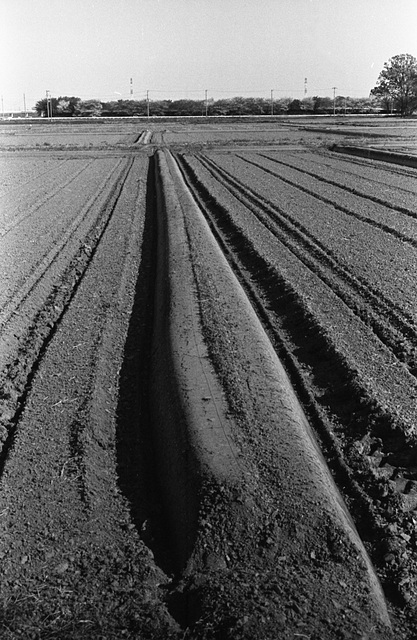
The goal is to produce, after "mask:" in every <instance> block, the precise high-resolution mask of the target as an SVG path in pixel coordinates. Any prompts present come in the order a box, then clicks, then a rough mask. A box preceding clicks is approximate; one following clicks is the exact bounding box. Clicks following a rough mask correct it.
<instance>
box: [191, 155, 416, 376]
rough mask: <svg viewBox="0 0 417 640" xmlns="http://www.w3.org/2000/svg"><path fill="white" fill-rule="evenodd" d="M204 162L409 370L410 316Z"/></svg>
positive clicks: (311, 237)
mask: <svg viewBox="0 0 417 640" xmlns="http://www.w3.org/2000/svg"><path fill="white" fill-rule="evenodd" d="M206 160H207V159H206V158H205V157H204V158H202V157H199V161H200V162H201V163H202V164H203V165H204V166H206V167H207V168H208V169H209V171H210V172H211V173H212V172H213V171H214V172H215V178H216V179H218V180H220V181H223V184H225V186H226V188H227V189H228V190H230V191H231V192H232V193H233V195H234V196H235V197H237V198H238V199H239V200H240V201H241V202H242V203H243V204H244V205H245V206H248V207H249V208H250V210H251V211H252V212H253V213H254V214H255V215H256V216H257V217H258V219H259V220H260V221H261V222H262V223H263V224H264V225H265V226H266V227H267V228H268V230H269V231H270V232H271V233H273V234H274V235H275V236H276V237H277V239H279V241H280V242H282V243H283V244H284V245H285V246H286V247H287V248H289V249H290V250H291V251H292V252H293V253H294V255H296V256H297V258H298V259H300V260H301V261H302V262H303V263H304V264H305V265H306V266H307V267H308V268H309V269H311V270H312V271H313V272H314V273H315V274H316V275H318V276H319V277H320V278H321V279H322V280H323V282H324V283H326V284H327V285H328V286H329V287H330V288H331V289H332V290H333V291H334V292H335V293H336V294H337V295H338V296H339V297H340V298H341V299H342V300H343V302H344V303H345V304H347V306H348V307H349V308H350V309H351V310H352V311H353V312H354V313H355V314H356V315H358V316H359V317H360V318H361V320H362V321H363V322H365V323H366V324H367V325H368V326H369V327H370V328H371V329H372V330H373V331H374V332H375V333H376V334H377V335H378V337H379V338H380V339H381V340H382V341H383V342H384V344H386V345H387V346H388V347H389V348H390V349H392V350H393V352H394V353H395V355H396V357H397V358H398V359H399V360H401V361H402V362H404V363H405V364H406V365H407V366H408V367H409V369H410V371H411V372H414V371H415V369H416V362H415V350H416V349H417V330H416V327H415V321H414V318H413V317H412V316H408V315H407V314H405V313H404V312H403V310H402V309H400V308H398V306H397V305H396V304H395V303H393V301H392V300H390V299H389V298H386V297H385V296H384V295H383V294H382V293H381V291H379V290H376V289H374V288H373V287H372V286H371V285H370V283H369V282H368V281H367V280H366V279H364V278H362V277H361V276H360V275H359V274H354V273H352V272H351V270H350V269H349V268H348V267H347V266H345V265H343V263H341V262H340V260H339V258H338V256H337V255H336V254H335V253H334V252H332V251H331V250H330V249H329V248H328V247H327V246H326V245H325V244H323V243H322V242H321V241H320V240H319V239H318V238H316V237H315V236H314V235H313V234H311V232H310V231H309V230H308V229H306V228H305V227H304V226H303V225H301V224H300V223H297V222H296V221H294V220H293V219H292V218H291V217H290V216H289V215H288V214H287V213H286V212H285V211H283V210H281V209H278V208H277V207H276V206H273V205H272V204H270V203H269V202H268V201H267V200H265V198H264V197H263V196H262V197H261V196H259V194H258V193H257V192H255V191H254V190H252V189H250V187H248V186H247V185H246V184H245V183H243V182H241V181H239V180H237V179H236V178H235V177H234V176H231V175H230V174H229V173H227V172H224V171H222V170H221V169H219V167H218V166H217V165H216V164H213V163H211V162H209V163H207V161H206ZM224 181H225V182H224ZM254 207H255V208H254ZM277 220H278V222H279V223H278V224H277V222H276V221H277ZM336 276H337V277H336Z"/></svg>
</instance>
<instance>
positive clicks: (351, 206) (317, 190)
mask: <svg viewBox="0 0 417 640" xmlns="http://www.w3.org/2000/svg"><path fill="white" fill-rule="evenodd" d="M239 157H240V158H241V159H242V160H244V161H246V162H248V163H251V164H253V165H254V166H256V167H258V168H259V169H262V170H263V171H265V172H266V173H270V174H271V175H273V176H274V177H276V178H278V179H280V180H282V181H283V182H286V183H287V184H290V185H297V188H299V189H300V190H303V191H304V192H305V193H307V194H309V195H312V196H314V197H316V198H318V199H320V200H321V201H322V202H325V203H327V204H331V205H332V206H337V207H339V208H340V210H341V211H343V212H344V213H346V214H347V215H351V216H354V217H356V218H357V219H358V220H361V221H363V222H366V223H367V224H370V225H374V226H375V227H376V228H380V229H382V230H384V231H386V232H388V233H392V234H393V235H394V236H396V237H398V238H400V239H401V240H403V242H410V243H411V244H412V245H413V246H416V244H417V241H416V239H415V237H413V236H415V235H416V234H417V231H416V226H415V223H413V224H411V225H410V226H409V227H405V225H404V222H403V223H402V224H401V225H396V224H395V222H396V220H395V218H394V219H392V213H393V212H394V213H396V212H398V213H401V214H404V216H407V217H410V218H412V220H413V221H414V220H415V219H416V218H417V211H415V210H414V209H412V208H410V206H414V205H415V197H416V194H415V192H409V193H408V194H407V195H408V201H409V206H408V207H407V206H402V205H401V204H397V203H395V202H393V201H392V200H391V201H389V200H387V199H384V198H381V197H379V196H377V195H375V193H371V192H370V189H369V185H368V189H367V190H365V189H358V188H357V183H356V185H355V186H354V185H352V184H349V183H347V184H346V183H345V184H342V183H341V182H340V181H338V180H333V179H330V178H329V177H325V176H323V175H320V174H319V173H318V172H317V171H311V170H309V169H307V168H305V167H304V166H301V167H300V166H296V163H294V164H293V163H289V162H285V161H283V160H281V159H278V158H271V157H269V156H266V155H264V154H260V156H259V157H260V158H262V160H263V161H264V163H262V161H261V162H256V161H255V160H253V159H252V158H248V157H247V156H243V155H239ZM265 160H266V162H267V164H266V163H265ZM272 163H274V164H278V165H280V166H281V167H285V168H289V169H291V170H292V173H290V174H288V175H285V172H283V171H282V170H281V171H274V170H273V169H271V167H273V164H272ZM313 166H314V165H313ZM305 176H309V178H313V179H314V180H313V181H312V180H309V179H305ZM316 185H317V186H316ZM323 185H325V186H323ZM327 185H329V186H330V187H333V188H332V189H329V190H328V189H326V186H327ZM334 187H336V189H337V190H338V192H339V197H338V198H336V197H335V194H334ZM376 191H377V192H378V193H380V192H381V189H379V190H376ZM391 192H392V190H391ZM327 193H328V194H329V195H327ZM350 195H351V196H354V197H353V198H351V199H349V196H350ZM340 202H344V203H345V202H346V203H347V204H343V205H341V204H340ZM364 202H365V203H366V204H367V205H369V203H373V202H375V203H377V204H379V205H381V206H382V207H384V210H380V209H379V210H378V211H377V212H376V214H375V210H371V212H368V211H367V210H366V209H365V214H363V213H361V212H360V209H361V208H363V203H364ZM371 207H372V204H371ZM404 227H405V228H406V229H407V231H409V234H407V233H404ZM413 232H414V233H413ZM410 236H411V237H410Z"/></svg>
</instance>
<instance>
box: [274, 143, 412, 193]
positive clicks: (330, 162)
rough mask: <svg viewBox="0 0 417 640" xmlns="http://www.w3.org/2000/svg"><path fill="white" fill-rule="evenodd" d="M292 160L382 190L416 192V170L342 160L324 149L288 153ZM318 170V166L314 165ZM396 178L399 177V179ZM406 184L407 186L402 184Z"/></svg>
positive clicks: (351, 159)
mask: <svg viewBox="0 0 417 640" xmlns="http://www.w3.org/2000/svg"><path fill="white" fill-rule="evenodd" d="M265 155H266V157H268V158H270V159H272V156H271V155H269V154H265ZM289 155H290V156H291V157H292V158H293V159H294V161H297V160H298V161H300V160H301V161H302V163H303V164H308V165H309V166H310V167H311V164H312V163H314V164H315V165H320V168H325V169H328V170H330V171H332V172H336V173H337V174H340V175H341V176H344V177H345V178H349V179H350V180H357V179H359V181H360V182H362V181H363V182H365V183H367V184H370V185H375V186H376V187H378V188H380V189H382V190H383V191H384V192H385V191H388V190H389V189H396V190H397V191H399V192H400V193H405V194H407V195H412V194H417V186H415V178H416V172H415V171H414V172H412V171H411V170H407V168H406V167H404V170H402V171H400V170H398V169H397V170H395V169H394V167H390V166H386V167H381V166H378V167H376V166H375V164H374V163H372V161H371V162H369V161H364V162H360V161H359V160H358V161H357V162H355V159H353V158H349V160H343V159H341V158H340V157H337V156H336V157H335V155H334V153H331V152H330V151H326V150H324V149H320V150H315V151H314V152H307V151H305V152H304V153H303V154H302V159H301V158H300V154H297V155H295V154H289ZM315 169H317V170H318V167H315ZM398 178H401V180H399V179H398ZM404 185H407V186H404Z"/></svg>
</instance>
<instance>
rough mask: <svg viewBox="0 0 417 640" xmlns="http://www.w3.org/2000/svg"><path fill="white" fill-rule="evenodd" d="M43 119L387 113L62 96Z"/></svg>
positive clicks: (311, 103) (377, 106)
mask: <svg viewBox="0 0 417 640" xmlns="http://www.w3.org/2000/svg"><path fill="white" fill-rule="evenodd" d="M35 110H36V112H37V114H38V115H39V116H52V117H53V116H55V117H74V116H78V117H88V116H90V117H92V116H93V117H98V116H102V117H105V116H113V117H114V116H120V117H121V116H205V115H209V116H246V115H248V116H249V115H254V116H256V115H257V116H262V115H272V114H273V115H285V114H288V115H297V114H332V113H337V114H343V113H374V112H380V111H381V110H382V111H384V110H386V105H384V104H383V102H382V101H381V99H378V98H376V97H374V96H372V97H370V98H351V97H348V96H347V97H345V96H337V97H336V98H335V99H334V100H333V99H332V98H328V97H320V96H314V97H312V98H310V97H308V98H303V99H302V100H297V99H293V98H279V99H277V100H273V101H272V100H268V99H266V98H243V97H240V96H237V97H234V98H227V99H222V100H212V99H210V100H208V101H205V100H117V101H111V102H101V101H100V100H81V99H80V98H77V97H75V96H60V97H59V98H49V100H48V103H47V99H46V98H44V99H43V100H39V101H38V102H37V103H36V105H35Z"/></svg>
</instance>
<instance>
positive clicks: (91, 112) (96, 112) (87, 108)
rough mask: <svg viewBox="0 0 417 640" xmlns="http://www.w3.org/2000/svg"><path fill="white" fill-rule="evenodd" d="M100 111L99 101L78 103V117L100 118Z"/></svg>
mask: <svg viewBox="0 0 417 640" xmlns="http://www.w3.org/2000/svg"><path fill="white" fill-rule="evenodd" d="M102 110H103V106H102V104H101V102H100V100H82V101H81V102H80V103H79V115H80V116H83V117H91V116H95V117H97V116H100V115H101V112H102Z"/></svg>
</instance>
